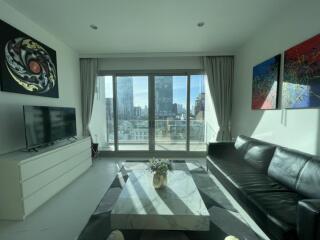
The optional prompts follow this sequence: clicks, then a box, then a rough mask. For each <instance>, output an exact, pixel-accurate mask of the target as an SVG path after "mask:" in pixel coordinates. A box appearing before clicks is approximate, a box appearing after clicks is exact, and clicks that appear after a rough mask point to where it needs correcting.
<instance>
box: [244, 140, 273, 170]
mask: <svg viewBox="0 0 320 240" xmlns="http://www.w3.org/2000/svg"><path fill="white" fill-rule="evenodd" d="M275 149H276V147H275V146H273V145H271V144H268V143H263V142H260V141H255V140H252V141H251V142H249V143H248V147H247V150H246V153H245V155H244V160H245V161H246V162H248V163H249V164H250V165H251V166H252V167H254V168H255V169H257V170H258V171H261V172H264V173H267V170H268V167H269V164H270V161H271V159H272V156H273V154H274V151H275Z"/></svg>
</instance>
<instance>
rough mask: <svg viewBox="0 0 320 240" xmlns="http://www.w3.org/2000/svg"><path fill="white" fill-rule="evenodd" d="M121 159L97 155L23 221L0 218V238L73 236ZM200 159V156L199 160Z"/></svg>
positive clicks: (32, 239)
mask: <svg viewBox="0 0 320 240" xmlns="http://www.w3.org/2000/svg"><path fill="white" fill-rule="evenodd" d="M124 160H125V159H117V160H115V159H110V158H108V159H107V158H98V159H96V160H94V163H93V166H92V167H91V168H90V169H89V171H87V172H86V173H84V174H83V175H81V176H80V177H79V178H78V179H76V180H75V181H74V182H73V183H72V184H71V185H69V186H68V187H66V188H65V189H64V190H62V191H61V192H60V193H59V194H57V195H56V196H55V197H53V198H52V199H50V200H49V201H48V202H47V203H45V204H44V205H43V206H41V207H40V208H39V209H37V210H36V211H35V212H34V213H32V214H31V215H30V216H28V217H27V218H26V219H25V220H24V221H0V239H1V240H58V239H59V240H73V239H76V238H77V236H78V235H79V233H80V231H81V230H82V229H83V227H84V226H85V224H86V223H87V221H88V219H89V217H90V215H91V214H92V212H93V211H94V210H95V208H96V207H97V205H98V203H99V202H100V200H101V198H102V196H103V195H104V193H105V192H106V190H107V189H108V188H109V186H110V185H111V183H112V180H113V179H114V177H115V175H116V173H117V172H118V169H119V168H118V165H119V166H120V165H121V162H122V161H124ZM202 162H203V163H204V160H202Z"/></svg>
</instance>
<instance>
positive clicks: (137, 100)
mask: <svg viewBox="0 0 320 240" xmlns="http://www.w3.org/2000/svg"><path fill="white" fill-rule="evenodd" d="M170 77H171V76H170ZM119 78H121V77H119ZM131 78H132V81H133V106H134V107H141V108H144V107H145V106H147V107H148V105H149V104H148V77H147V76H132V77H131ZM204 85H205V81H204V75H191V79H190V103H191V107H192V106H193V105H194V104H195V101H196V99H197V97H198V96H199V94H201V93H204V88H205V86H204ZM172 86H173V87H172V92H173V104H175V103H176V104H180V105H182V106H183V108H186V102H187V76H172ZM112 97H113V87H112V76H105V98H112Z"/></svg>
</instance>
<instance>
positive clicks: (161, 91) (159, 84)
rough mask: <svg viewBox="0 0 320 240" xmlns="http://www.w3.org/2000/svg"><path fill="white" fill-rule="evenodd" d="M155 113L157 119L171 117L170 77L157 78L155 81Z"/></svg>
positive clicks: (171, 93) (171, 84)
mask: <svg viewBox="0 0 320 240" xmlns="http://www.w3.org/2000/svg"><path fill="white" fill-rule="evenodd" d="M155 89H156V92H155V105H156V106H155V107H156V109H155V111H156V115H157V117H171V116H174V113H173V91H172V90H173V81H172V77H169V76H159V77H157V78H156V81H155Z"/></svg>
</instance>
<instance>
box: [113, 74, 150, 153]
mask: <svg viewBox="0 0 320 240" xmlns="http://www.w3.org/2000/svg"><path fill="white" fill-rule="evenodd" d="M116 81H117V113H118V149H119V150H127V151H130V150H131V151H132V150H133V151H135V150H149V126H148V122H149V113H148V107H149V103H148V76H125V77H117V79H116Z"/></svg>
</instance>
